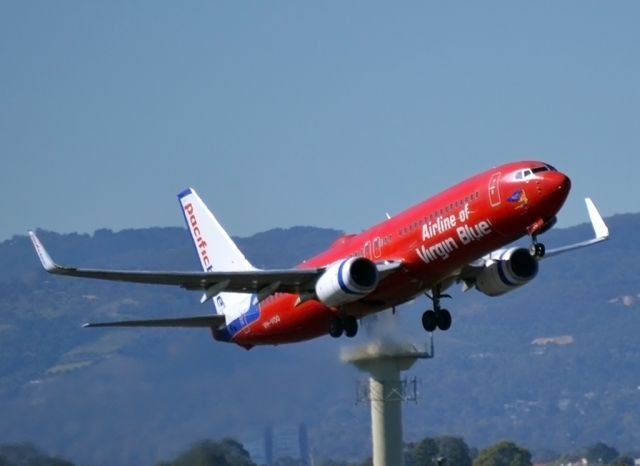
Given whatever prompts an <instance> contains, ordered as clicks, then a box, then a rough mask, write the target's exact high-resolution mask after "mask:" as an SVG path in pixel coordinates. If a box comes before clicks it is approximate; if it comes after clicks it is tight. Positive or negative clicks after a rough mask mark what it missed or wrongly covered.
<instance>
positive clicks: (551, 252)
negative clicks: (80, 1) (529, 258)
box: [448, 198, 609, 291]
mask: <svg viewBox="0 0 640 466" xmlns="http://www.w3.org/2000/svg"><path fill="white" fill-rule="evenodd" d="M584 202H585V204H586V205H587V212H588V213H589V220H590V221H591V226H592V228H593V232H594V236H593V238H591V239H588V240H585V241H580V242H578V243H573V244H569V245H566V246H561V247H558V248H554V249H548V250H547V251H546V252H545V254H544V256H542V257H538V258H537V259H538V260H542V259H547V258H548V257H554V256H557V255H559V254H562V253H565V252H569V251H574V250H576V249H580V248H584V247H587V246H591V245H594V244H597V243H600V242H602V241H606V240H608V239H609V228H608V227H607V225H606V223H605V222H604V219H603V218H602V215H600V212H598V209H597V208H596V206H595V204H594V203H593V201H592V200H591V199H590V198H585V200H584ZM505 251H506V249H499V250H497V251H494V252H492V253H490V254H487V255H486V256H483V257H481V258H480V259H477V260H475V261H473V262H471V263H470V264H467V265H466V266H464V267H463V268H462V269H460V270H458V271H457V272H456V273H455V274H454V275H453V276H451V277H449V283H448V284H450V283H452V282H453V280H454V279H455V280H458V281H461V282H462V283H463V288H462V289H463V291H467V290H468V289H470V288H472V287H473V284H474V282H475V280H476V278H477V276H478V275H479V274H480V273H481V272H482V271H483V270H484V269H485V268H486V267H487V266H488V265H489V264H491V263H492V262H495V261H496V260H498V259H499V258H500V255H501V254H502V253H504V252H505Z"/></svg>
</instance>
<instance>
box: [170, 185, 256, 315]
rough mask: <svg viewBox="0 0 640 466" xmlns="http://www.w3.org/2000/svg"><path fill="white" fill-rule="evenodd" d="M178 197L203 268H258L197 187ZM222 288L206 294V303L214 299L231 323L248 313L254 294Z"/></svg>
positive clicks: (217, 306) (218, 309)
mask: <svg viewBox="0 0 640 466" xmlns="http://www.w3.org/2000/svg"><path fill="white" fill-rule="evenodd" d="M178 199H179V201H180V206H181V208H182V214H183V215H184V219H185V221H186V222H187V228H188V229H189V233H191V239H192V240H193V244H194V246H195V248H196V254H197V255H198V259H199V260H200V265H201V266H202V270H204V271H205V272H214V271H224V272H233V271H242V270H255V267H253V266H252V265H251V263H250V262H249V261H248V260H247V258H246V257H244V254H242V252H241V251H240V249H238V246H236V244H235V243H234V242H233V240H232V239H231V237H230V236H229V235H228V234H227V232H226V231H225V230H224V228H222V225H220V222H218V220H217V219H216V217H215V216H214V215H213V213H212V212H211V211H210V210H209V209H208V208H207V206H206V205H205V203H204V202H203V201H202V199H200V196H198V194H197V193H196V192H195V190H193V189H191V188H189V189H185V190H184V191H182V192H181V193H180V194H178ZM218 291H219V290H215V289H212V290H207V292H206V293H205V294H204V296H203V297H202V302H205V301H207V300H208V299H212V300H213V303H214V306H215V309H216V312H217V313H218V314H224V315H225V316H226V317H227V322H229V321H231V320H233V319H235V318H237V317H239V316H241V315H242V314H244V313H246V312H247V310H248V309H249V308H250V307H251V300H252V299H251V295H250V294H243V293H225V292H222V293H218Z"/></svg>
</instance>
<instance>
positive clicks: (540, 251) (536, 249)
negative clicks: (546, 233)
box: [529, 235, 546, 259]
mask: <svg viewBox="0 0 640 466" xmlns="http://www.w3.org/2000/svg"><path fill="white" fill-rule="evenodd" d="M529 251H530V252H531V255H532V256H534V257H537V258H539V259H541V258H543V257H544V254H545V252H546V248H545V247H544V244H542V243H538V235H531V246H530V247H529Z"/></svg>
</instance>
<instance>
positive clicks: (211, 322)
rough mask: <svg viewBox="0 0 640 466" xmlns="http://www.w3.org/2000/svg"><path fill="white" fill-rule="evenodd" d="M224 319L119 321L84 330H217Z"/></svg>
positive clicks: (185, 318) (195, 318)
mask: <svg viewBox="0 0 640 466" xmlns="http://www.w3.org/2000/svg"><path fill="white" fill-rule="evenodd" d="M224 322H225V317H224V315H222V314H215V315H208V316H197V317H181V318H174V319H144V320H120V321H116V322H98V323H91V322H89V323H86V324H84V325H83V327H84V328H90V327H210V328H217V327H220V326H221V325H223V324H224Z"/></svg>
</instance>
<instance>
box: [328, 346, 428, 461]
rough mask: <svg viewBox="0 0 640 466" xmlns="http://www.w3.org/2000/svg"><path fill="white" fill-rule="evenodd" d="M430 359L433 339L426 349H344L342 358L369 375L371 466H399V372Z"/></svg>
mask: <svg viewBox="0 0 640 466" xmlns="http://www.w3.org/2000/svg"><path fill="white" fill-rule="evenodd" d="M432 357H433V337H431V341H430V344H429V346H428V347H418V346H417V345H413V344H402V343H395V342H376V343H371V344H369V345H366V346H363V347H360V348H354V349H351V348H349V349H344V350H343V351H342V354H341V359H342V361H344V362H347V363H350V364H354V365H355V366H356V367H357V368H358V369H359V370H361V371H364V372H367V373H368V374H369V392H368V397H367V398H368V399H369V401H370V403H371V438H372V441H373V466H402V465H403V464H404V455H403V443H402V404H401V403H402V402H403V401H404V400H405V388H404V384H403V382H402V380H401V379H400V373H401V372H402V371H406V370H408V369H409V368H410V367H411V366H413V364H414V363H415V362H416V361H417V360H418V359H425V358H432Z"/></svg>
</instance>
